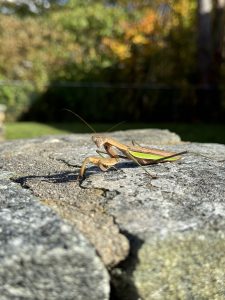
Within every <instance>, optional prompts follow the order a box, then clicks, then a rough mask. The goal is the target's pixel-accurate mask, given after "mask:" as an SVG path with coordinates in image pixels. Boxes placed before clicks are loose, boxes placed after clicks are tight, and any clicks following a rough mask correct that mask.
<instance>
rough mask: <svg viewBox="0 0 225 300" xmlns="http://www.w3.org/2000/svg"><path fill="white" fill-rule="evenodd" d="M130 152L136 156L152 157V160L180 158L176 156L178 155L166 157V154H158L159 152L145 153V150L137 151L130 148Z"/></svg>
mask: <svg viewBox="0 0 225 300" xmlns="http://www.w3.org/2000/svg"><path fill="white" fill-rule="evenodd" d="M129 153H130V154H131V155H132V156H134V157H136V158H142V159H150V160H157V159H161V158H162V159H163V158H164V160H165V161H167V160H168V161H174V160H178V159H179V157H178V156H176V157H168V158H165V156H162V155H158V154H151V153H143V152H136V151H130V150H129Z"/></svg>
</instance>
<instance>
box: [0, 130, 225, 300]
mask: <svg viewBox="0 0 225 300" xmlns="http://www.w3.org/2000/svg"><path fill="white" fill-rule="evenodd" d="M110 136H112V137H114V138H117V139H119V140H120V141H122V142H126V143H128V140H131V139H134V140H136V141H137V142H138V143H139V144H142V145H144V146H149V147H156V148H160V149H166V150H171V151H176V152H181V151H188V153H187V154H185V155H183V156H182V158H181V159H180V160H179V161H176V162H173V163H169V162H164V163H160V164H155V165H151V166H147V167H146V168H147V170H148V171H149V172H150V173H152V174H154V175H156V178H155V179H152V178H151V177H150V176H149V175H148V174H146V173H145V172H144V170H143V168H140V167H139V166H137V165H135V163H133V162H128V161H121V162H120V163H119V164H118V165H117V170H115V169H111V170H109V171H107V172H105V173H103V172H101V171H99V169H98V168H96V167H93V166H89V167H88V168H87V172H86V179H85V180H84V181H83V182H82V183H81V184H79V182H78V181H77V180H76V179H77V175H78V173H79V168H80V166H81V162H82V160H83V159H84V158H85V157H87V156H90V155H96V153H95V146H94V145H93V144H92V143H91V141H90V136H89V135H65V136H57V137H45V138H39V139H32V140H21V141H15V142H7V143H6V142H5V143H3V144H1V145H0V153H1V154H0V168H2V170H4V171H7V172H12V173H13V174H12V175H11V177H10V178H11V180H13V181H14V184H15V182H16V183H17V184H20V185H21V186H22V187H23V188H24V189H26V190H29V192H31V193H32V194H33V195H34V196H35V197H36V199H38V200H39V203H38V205H40V207H45V209H47V207H48V209H49V208H51V209H52V210H53V211H55V212H56V213H57V214H58V216H59V218H60V219H61V220H62V221H66V222H68V223H69V224H70V225H71V226H72V227H74V228H76V230H77V229H78V230H79V231H81V232H82V234H84V235H85V237H86V238H88V240H89V241H90V242H91V244H92V245H94V247H95V249H96V250H97V253H98V254H99V256H100V257H101V259H102V261H103V262H104V264H105V265H106V266H107V268H108V269H110V273H111V281H112V287H113V288H112V294H111V299H124V300H126V299H129V300H137V299H143V300H145V299H147V300H148V299H224V298H225V291H224V284H223V283H224V279H225V271H224V270H225V260H224V250H223V249H224V246H225V221H224V220H225V219H224V216H225V184H224V182H225V172H224V171H225V146H224V145H219V144H199V143H188V142H181V140H180V138H179V137H178V136H176V135H175V134H173V133H170V132H169V131H160V130H141V131H127V132H115V133H112V134H110ZM43 209H44V208H43ZM99 299H101V298H99Z"/></svg>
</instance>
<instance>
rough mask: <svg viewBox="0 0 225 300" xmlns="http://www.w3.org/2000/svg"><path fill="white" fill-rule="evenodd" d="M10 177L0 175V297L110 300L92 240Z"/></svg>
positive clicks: (4, 173) (8, 174)
mask: <svg viewBox="0 0 225 300" xmlns="http://www.w3.org/2000/svg"><path fill="white" fill-rule="evenodd" d="M11 175H12V174H10V173H6V172H1V175H0V295H1V296H0V299H1V300H8V299H40V300H43V299H59V300H61V299H71V300H72V299H82V300H86V299H109V276H108V273H107V271H106V269H105V267H104V266H103V264H102V262H101V260H100V259H99V257H98V256H97V255H96V252H95V250H94V249H93V247H92V246H91V245H90V243H89V242H88V241H87V240H86V239H85V238H84V237H83V236H82V235H81V234H80V233H79V232H78V231H76V230H75V229H73V228H71V226H69V225H68V224H65V223H64V222H63V221H61V220H60V219H59V218H58V217H57V216H56V214H54V213H53V211H52V210H50V209H49V208H48V207H47V206H43V205H41V204H40V203H39V202H38V200H37V199H35V197H34V196H32V195H31V193H30V191H28V190H27V189H22V188H21V187H20V186H19V185H18V184H15V183H13V182H12V181H11V180H10V176H11Z"/></svg>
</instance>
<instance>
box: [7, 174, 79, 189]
mask: <svg viewBox="0 0 225 300" xmlns="http://www.w3.org/2000/svg"><path fill="white" fill-rule="evenodd" d="M11 179H12V180H13V181H14V182H16V183H19V184H20V185H21V186H22V187H23V188H29V186H28V185H27V182H28V181H29V180H32V179H40V180H41V181H46V182H50V183H65V182H74V181H76V180H78V179H79V176H78V175H75V174H74V172H64V173H60V174H52V175H47V176H46V175H39V176H37V175H29V176H23V177H18V178H11Z"/></svg>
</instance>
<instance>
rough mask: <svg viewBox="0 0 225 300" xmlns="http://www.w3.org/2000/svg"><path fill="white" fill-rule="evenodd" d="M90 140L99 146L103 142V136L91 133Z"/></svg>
mask: <svg viewBox="0 0 225 300" xmlns="http://www.w3.org/2000/svg"><path fill="white" fill-rule="evenodd" d="M92 141H93V142H94V143H95V145H96V146H97V147H98V148H100V147H101V146H102V145H104V143H105V138H104V137H103V136H102V135H96V134H95V135H93V136H92Z"/></svg>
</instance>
